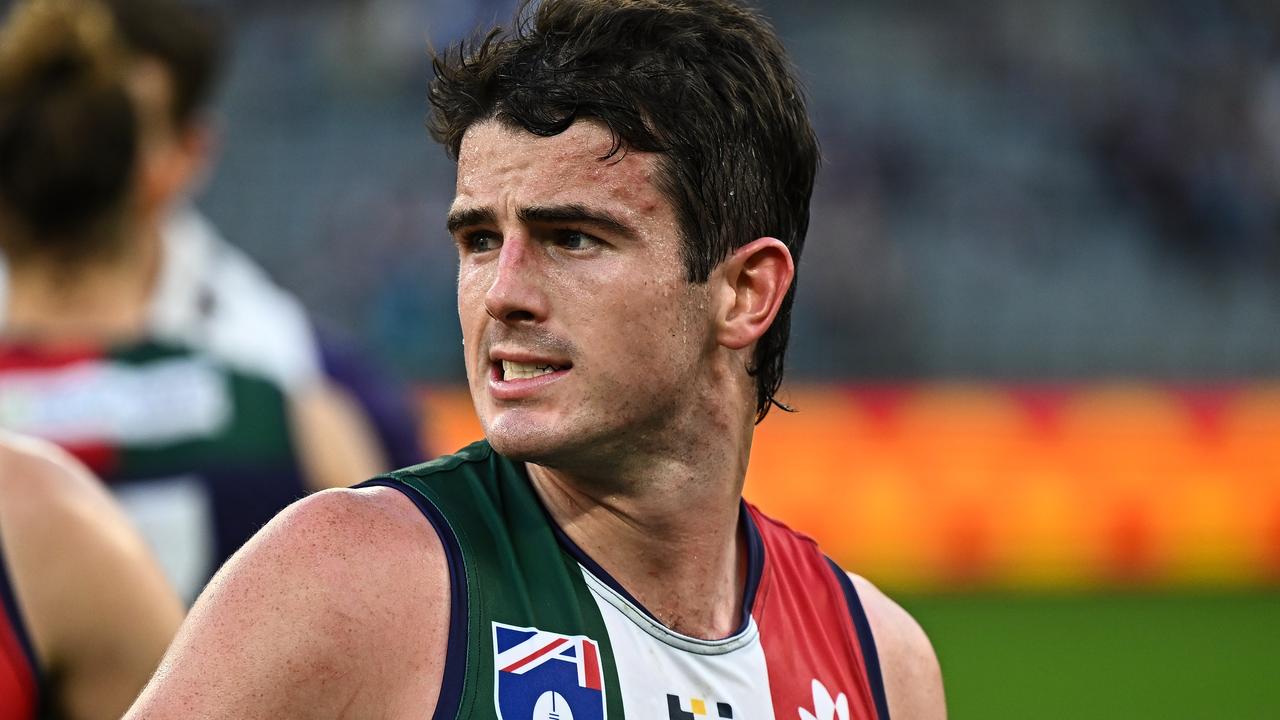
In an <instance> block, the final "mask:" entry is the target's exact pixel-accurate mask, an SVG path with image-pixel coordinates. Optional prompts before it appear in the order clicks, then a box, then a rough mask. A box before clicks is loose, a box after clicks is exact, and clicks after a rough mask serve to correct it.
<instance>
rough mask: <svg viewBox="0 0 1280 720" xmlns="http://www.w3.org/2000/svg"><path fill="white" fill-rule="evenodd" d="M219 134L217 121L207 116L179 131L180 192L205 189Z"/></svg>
mask: <svg viewBox="0 0 1280 720" xmlns="http://www.w3.org/2000/svg"><path fill="white" fill-rule="evenodd" d="M219 136H220V133H219V128H218V126H217V123H216V122H215V121H214V120H213V118H211V117H206V116H201V117H197V118H195V119H194V120H192V121H191V123H190V124H189V125H188V127H187V128H185V129H184V130H181V131H179V135H178V139H177V141H178V150H179V156H180V158H181V160H180V169H179V173H180V177H179V180H178V181H179V187H180V192H182V193H184V194H189V195H196V194H199V192H200V191H201V190H203V189H204V184H205V182H206V180H208V172H209V167H210V166H211V165H212V164H213V161H214V158H215V157H216V156H217V151H218V139H219Z"/></svg>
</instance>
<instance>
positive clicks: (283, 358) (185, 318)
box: [148, 208, 321, 389]
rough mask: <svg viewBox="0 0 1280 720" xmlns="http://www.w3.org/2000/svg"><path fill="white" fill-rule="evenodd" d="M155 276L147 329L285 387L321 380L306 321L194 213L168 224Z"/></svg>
mask: <svg viewBox="0 0 1280 720" xmlns="http://www.w3.org/2000/svg"><path fill="white" fill-rule="evenodd" d="M162 237H163V242H164V246H163V253H162V264H161V269H160V275H159V277H158V278H157V281H156V288H155V293H154V294H153V295H152V298H151V307H150V310H149V314H150V318H149V322H148V327H149V329H150V331H151V332H152V333H153V334H154V335H155V336H156V337H157V338H161V339H166V340H173V341H178V342H182V343H187V344H190V345H192V346H194V347H197V348H200V349H201V350H204V351H205V352H209V353H211V354H213V355H215V356H216V357H218V358H221V359H222V360H224V361H226V362H228V363H230V364H232V365H235V366H237V367H239V368H241V369H243V370H246V371H248V372H251V373H254V374H257V375H262V376H265V377H267V378H269V379H270V380H272V381H273V382H275V383H276V384H278V385H280V386H281V387H284V388H286V389H293V388H298V387H300V386H305V385H307V384H309V383H312V382H314V381H316V380H318V379H319V377H320V374H321V361H320V356H319V350H318V347H317V344H316V338H315V332H314V329H313V328H312V326H311V321H310V318H308V317H307V313H306V311H305V310H304V309H303V307H302V304H301V303H300V302H299V301H298V299H297V298H296V297H294V296H293V295H291V294H289V293H288V292H286V291H285V290H284V289H283V288H281V287H280V286H279V285H276V284H275V283H274V282H273V281H272V280H271V278H270V277H268V276H267V274H266V272H265V271H264V270H263V269H262V268H261V267H259V266H258V265H256V264H255V263H254V262H253V261H252V260H251V259H249V257H248V256H247V255H245V254H244V253H243V252H241V251H240V250H239V249H238V248H236V247H234V246H232V245H231V244H230V243H228V242H227V241H226V240H224V239H223V238H222V236H221V235H219V234H218V231H217V230H216V229H214V227H213V226H212V225H211V224H210V223H209V221H208V220H206V219H205V218H204V217H203V216H202V215H200V214H199V213H198V212H197V211H196V210H195V209H194V208H184V209H183V210H180V211H179V212H177V213H175V214H174V215H173V216H172V217H171V218H170V219H169V221H168V222H167V223H166V224H165V226H164V230H163V233H162Z"/></svg>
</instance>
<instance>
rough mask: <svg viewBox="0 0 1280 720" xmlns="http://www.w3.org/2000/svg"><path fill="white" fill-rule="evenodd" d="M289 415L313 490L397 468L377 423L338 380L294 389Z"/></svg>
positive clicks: (349, 483) (309, 483) (349, 482)
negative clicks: (382, 445) (386, 450)
mask: <svg viewBox="0 0 1280 720" xmlns="http://www.w3.org/2000/svg"><path fill="white" fill-rule="evenodd" d="M289 415H290V420H291V424H292V426H293V428H294V440H295V442H296V443H297V445H298V455H299V457H300V458H301V460H302V464H303V472H304V473H305V474H306V479H307V487H308V488H309V489H311V490H324V489H326V488H341V487H348V486H350V485H353V484H355V483H358V482H361V481H362V480H365V479H367V478H371V477H373V476H374V475H377V474H379V473H384V472H387V471H388V470H391V469H392V468H391V467H389V463H388V460H387V458H386V454H385V453H384V452H383V451H382V447H381V444H380V442H379V441H378V437H377V433H376V432H375V430H374V427H373V424H372V422H371V421H370V419H369V418H368V416H366V415H365V413H364V410H363V409H362V408H361V407H360V404H359V403H358V402H356V400H355V399H354V398H352V397H351V395H350V393H348V392H347V391H346V390H344V389H343V388H341V387H339V386H338V385H337V384H335V383H333V382H330V381H328V380H322V381H319V382H315V383H312V384H309V385H307V386H306V387H303V388H299V389H297V390H296V391H294V392H291V393H290V397H289Z"/></svg>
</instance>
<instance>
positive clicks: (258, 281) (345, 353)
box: [105, 0, 423, 487]
mask: <svg viewBox="0 0 1280 720" xmlns="http://www.w3.org/2000/svg"><path fill="white" fill-rule="evenodd" d="M105 4H106V5H107V7H108V8H110V10H111V12H112V14H113V16H114V17H115V20H116V27H117V28H118V30H119V32H120V34H121V36H122V37H123V38H124V39H125V41H126V43H127V44H128V46H129V49H130V51H131V52H132V55H133V58H134V61H135V62H136V63H137V64H138V66H139V67H140V68H144V69H145V70H146V71H148V72H153V73H155V74H156V75H157V76H158V77H157V82H156V83H155V84H154V86H153V89H154V93H152V94H150V95H147V96H144V97H143V98H142V101H143V102H145V103H148V104H149V105H150V107H149V110H148V111H149V112H151V113H153V118H154V120H155V123H154V126H153V127H151V128H149V129H148V134H149V136H150V140H149V142H150V144H151V148H150V154H151V156H152V158H153V160H152V163H153V166H154V169H153V171H152V172H150V173H148V175H147V177H146V178H145V182H147V183H148V186H147V187H146V190H145V191H146V192H148V193H149V194H150V195H151V196H152V197H153V198H154V200H153V202H154V203H155V204H156V205H157V206H158V207H160V208H161V212H160V213H158V215H157V221H158V222H157V225H156V226H155V227H153V228H149V229H148V231H149V232H150V233H152V234H155V235H156V236H157V240H156V242H157V243H158V244H159V246H160V248H161V250H160V269H159V275H158V277H157V280H156V283H155V286H154V288H153V289H152V294H151V297H150V301H149V302H150V307H149V309H148V315H149V317H148V321H149V330H150V332H151V333H153V334H154V335H156V336H158V337H163V338H167V339H175V340H180V341H182V342H186V343H190V344H193V345H196V346H198V347H205V348H208V349H210V350H211V351H212V352H214V353H215V354H217V355H219V356H220V357H224V358H226V359H227V360H229V361H231V362H234V363H236V364H239V365H243V366H246V367H249V368H252V369H255V370H258V371H260V372H262V373H263V374H266V375H268V376H270V377H272V378H274V379H275V380H276V381H277V382H279V383H280V384H281V385H283V386H285V387H288V388H291V389H297V390H306V392H299V393H297V394H299V395H301V396H303V397H304V404H310V405H313V406H317V408H318V409H317V412H316V413H312V414H313V415H322V416H327V415H330V414H335V413H336V414H337V415H338V416H339V417H340V416H342V415H348V416H349V417H351V418H354V419H355V420H356V421H358V422H359V423H360V425H361V426H362V427H360V428H358V431H359V432H361V433H367V432H369V431H372V432H373V442H374V445H375V448H374V450H375V451H376V452H377V453H379V454H380V455H382V456H383V457H384V458H385V459H386V463H384V464H389V465H390V466H394V467H400V466H403V465H408V464H411V463H414V462H418V461H420V460H422V459H423V453H422V450H421V447H420V443H419V440H418V437H419V436H418V430H419V427H418V422H417V420H416V417H415V413H414V411H413V409H412V408H411V406H410V404H409V398H410V396H409V395H408V394H407V393H405V392H403V390H402V388H400V387H397V386H395V385H393V384H392V383H389V382H387V380H386V379H385V378H384V377H381V374H380V373H379V372H378V369H377V368H374V367H372V366H371V365H370V364H369V363H368V362H367V361H366V360H365V359H364V358H362V357H361V356H360V354H359V353H358V352H357V351H356V348H354V347H353V346H352V344H351V343H349V342H344V341H342V340H340V339H339V338H338V337H337V336H336V335H335V334H333V333H325V334H321V333H320V332H319V331H318V330H317V329H316V328H314V327H313V325H312V323H311V321H310V319H309V318H308V316H307V314H306V312H305V310H304V309H303V307H302V305H301V303H300V302H299V301H298V300H297V298H295V297H294V296H292V295H290V294H289V293H287V292H286V291H284V290H283V289H282V288H280V287H279V286H277V285H276V284H275V283H274V282H272V280H271V279H270V278H269V277H268V276H267V274H266V273H265V272H264V271H263V270H262V269H261V268H260V267H258V266H257V265H255V264H254V263H253V261H252V260H251V259H250V258H249V257H248V256H246V255H245V254H244V253H243V252H241V251H240V250H239V249H238V248H236V247H235V246H233V245H231V244H230V243H228V242H227V241H226V240H224V239H223V238H222V237H221V236H220V235H219V234H218V232H217V231H216V229H215V228H214V227H213V226H212V225H211V224H210V223H209V222H208V220H206V219H205V218H204V217H203V216H202V215H201V214H200V213H199V212H198V211H197V210H196V208H195V207H194V206H193V205H192V204H191V195H192V193H193V192H194V191H195V190H196V189H197V188H198V186H199V185H200V184H201V182H202V180H203V178H204V176H205V174H206V173H207V172H208V170H209V167H210V165H211V162H212V158H213V155H214V148H215V145H216V139H215V135H216V133H215V130H214V127H213V125H214V123H213V121H212V120H211V117H210V113H209V110H208V106H209V103H210V101H211V98H212V95H213V91H214V88H215V86H216V84H217V80H218V79H219V76H220V75H221V72H222V67H223V64H224V60H225V55H226V46H227V33H226V26H225V21H224V17H223V15H222V13H221V12H219V11H217V10H216V9H215V7H214V6H212V5H210V4H209V3H208V2H196V1H194V0H106V2H105ZM320 373H323V378H325V379H327V380H329V381H331V382H328V383H320V382H316V380H317V379H318V378H319V377H320ZM308 393H310V396H308V395H307V394H308ZM331 405H344V406H347V407H345V408H340V409H338V410H336V411H333V412H325V408H326V407H328V406H331ZM338 421H339V422H342V421H341V420H338ZM370 423H371V426H370V427H368V428H365V427H363V426H364V425H365V424H370ZM309 451H310V452H309V453H308V454H309V455H313V456H315V457H316V461H315V463H314V468H313V471H314V472H315V473H316V474H324V473H326V472H327V469H326V467H327V466H326V463H325V462H323V457H324V456H323V453H324V452H325V451H326V449H325V448H310V449H309ZM340 467H341V465H338V466H336V467H335V468H334V470H335V474H334V475H331V476H327V477H326V476H323V475H322V477H324V479H323V480H322V481H321V482H320V485H321V486H323V487H328V486H330V485H333V484H335V483H338V482H339V478H337V476H336V472H337V471H338V468H340Z"/></svg>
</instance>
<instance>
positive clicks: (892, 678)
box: [849, 573, 947, 720]
mask: <svg viewBox="0 0 1280 720" xmlns="http://www.w3.org/2000/svg"><path fill="white" fill-rule="evenodd" d="M849 578H850V579H851V580H853V584H854V587H855V588H856V589H857V591H858V598H859V599H860V600H861V601H862V607H863V609H864V610H866V613H867V621H868V622H869V623H870V625H871V634H872V636H874V637H875V641H876V652H877V654H878V655H879V657H880V672H881V675H883V676H884V691H885V696H886V697H887V699H888V701H889V716H890V717H895V718H910V719H911V720H935V719H937V720H942V719H944V718H946V716H947V704H946V698H945V696H944V693H943V689H942V669H941V667H939V665H938V656H937V654H936V653H934V651H933V645H932V644H931V643H930V642H929V638H928V637H927V636H926V635H925V634H924V630H922V629H921V628H920V625H919V623H917V622H916V621H915V619H914V618H912V617H911V616H910V615H908V614H907V611H906V610H903V609H902V608H901V607H900V606H899V605H898V604H897V603H895V602H894V601H893V600H890V599H889V597H888V596H886V595H885V594H884V593H883V592H880V589H879V588H877V587H876V586H875V585H872V584H871V583H870V582H868V581H867V580H866V579H864V578H862V577H859V576H858V575H854V574H853V573H849Z"/></svg>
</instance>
